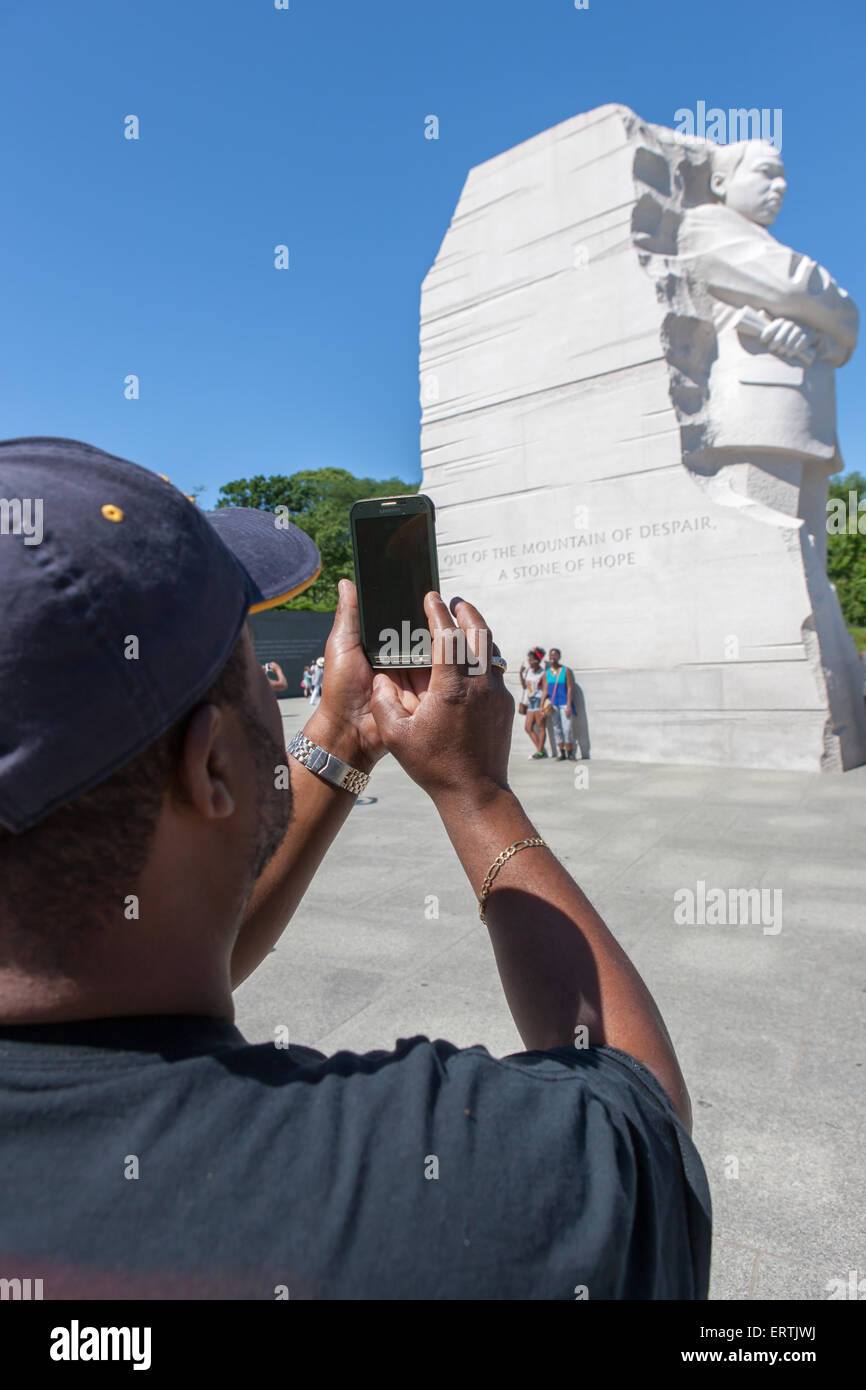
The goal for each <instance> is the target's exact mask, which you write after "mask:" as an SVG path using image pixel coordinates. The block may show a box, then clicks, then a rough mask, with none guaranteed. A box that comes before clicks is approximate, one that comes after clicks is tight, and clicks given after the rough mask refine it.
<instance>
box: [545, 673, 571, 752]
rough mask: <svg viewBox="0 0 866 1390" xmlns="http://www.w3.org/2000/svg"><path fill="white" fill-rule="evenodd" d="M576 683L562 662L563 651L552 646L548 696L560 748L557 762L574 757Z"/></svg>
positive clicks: (548, 675)
mask: <svg viewBox="0 0 866 1390" xmlns="http://www.w3.org/2000/svg"><path fill="white" fill-rule="evenodd" d="M573 694H574V685H573V681H572V675H571V671H570V670H569V668H568V667H567V666H563V664H562V653H561V652H560V650H559V648H558V647H551V649H550V657H549V660H548V663H547V698H548V700H549V701H550V703H551V705H552V706H553V711H552V713H553V732H554V737H555V738H556V746H557V748H558V749H559V752H558V754H557V762H560V763H564V762H565V761H566V760H567V759H568V758H573V757H574V734H573V733H572V728H571V701H572V696H573Z"/></svg>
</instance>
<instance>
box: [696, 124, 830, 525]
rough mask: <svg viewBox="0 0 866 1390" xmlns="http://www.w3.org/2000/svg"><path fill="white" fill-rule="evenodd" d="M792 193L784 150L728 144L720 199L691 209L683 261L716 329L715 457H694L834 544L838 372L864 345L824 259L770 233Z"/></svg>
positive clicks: (709, 443) (709, 452) (710, 448)
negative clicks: (830, 500) (829, 503)
mask: <svg viewBox="0 0 866 1390" xmlns="http://www.w3.org/2000/svg"><path fill="white" fill-rule="evenodd" d="M786 188H787V184H786V182H785V169H784V166H783V164H782V160H781V158H780V156H779V154H778V152H777V150H776V149H775V147H774V146H773V145H771V144H769V143H768V142H766V141H763V140H742V141H738V142H737V143H735V144H732V145H720V146H716V147H715V148H714V149H713V151H712V172H711V175H710V193H711V195H712V199H713V200H712V201H711V202H708V203H702V204H700V205H699V206H697V207H694V208H690V209H689V210H688V211H686V213H685V214H684V216H683V221H682V224H681V226H680V229H679V238H678V252H679V257H680V262H681V264H682V266H683V269H684V270H685V272H686V275H687V278H688V279H689V282H690V283H691V285H692V290H693V293H694V294H695V296H696V298H697V300H698V302H701V301H703V302H704V303H707V301H708V303H709V312H710V313H711V315H712V321H713V325H714V327H715V331H716V356H715V359H714V361H713V363H712V366H711V369H710V378H709V400H708V404H707V428H706V431H705V436H704V438H705V450H704V456H703V459H698V460H693V461H692V462H693V466H695V465H696V466H697V468H698V470H699V471H700V472H704V473H706V474H712V475H713V476H715V477H716V478H719V474H720V472H722V473H724V475H726V477H725V483H726V486H727V487H728V488H732V489H733V491H734V493H737V494H740V496H741V498H742V503H743V505H745V506H746V507H747V509H748V500H749V499H751V500H752V501H753V502H754V503H755V507H754V510H755V511H756V513H759V514H761V515H762V516H763V519H765V520H769V519H770V514H771V510H772V511H775V513H776V515H777V516H778V515H779V513H787V514H788V515H794V516H797V515H799V516H800V517H801V518H802V519H803V521H804V522H805V523H806V529H807V530H808V531H809V532H810V533H812V534H815V535H816V539H817V540H818V544H819V546H820V547H821V548H822V549H823V548H825V546H826V512H825V501H826V495H827V492H826V486H827V478H828V476H829V475H830V474H832V473H835V472H837V471H838V470H839V469H840V468H841V467H842V459H841V456H840V454H839V448H838V443H837V439H836V404H835V391H834V380H833V372H834V368H836V367H840V366H842V365H843V364H844V363H845V362H847V361H848V358H849V357H850V356H851V353H852V352H853V350H854V347H855V344H856V341H857V327H858V313H857V308H856V306H855V305H854V303H853V301H852V300H851V299H850V297H849V296H848V294H847V293H846V292H845V290H843V289H841V288H840V287H839V286H838V285H837V284H836V282H835V280H834V279H833V277H832V276H831V275H830V274H829V272H828V271H826V270H825V269H824V268H823V266H820V265H818V263H817V262H816V261H813V260H810V259H809V257H808V256H804V255H800V254H799V253H798V252H796V251H792V250H791V249H790V248H789V247H787V246H783V245H782V243H781V242H779V241H777V240H776V238H775V237H774V236H773V235H772V234H771V233H770V232H769V231H768V228H769V227H771V226H772V224H773V223H774V222H775V220H776V218H777V217H778V215H779V211H780V209H781V206H782V200H783V198H784V196H785V191H786ZM756 469H757V470H759V471H760V474H761V475H762V476H761V478H760V481H758V480H757V479H756V477H755V471H754V470H756ZM720 481H721V480H720ZM715 491H716V493H717V498H718V500H719V501H723V500H726V501H728V502H729V503H730V502H731V501H732V500H733V499H732V498H731V497H730V496H728V497H727V498H723V497H722V496H721V495H719V494H720V492H721V489H715ZM768 509H771V510H768ZM781 519H782V518H781V517H779V520H780V521H781Z"/></svg>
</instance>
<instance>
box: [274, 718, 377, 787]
mask: <svg viewBox="0 0 866 1390" xmlns="http://www.w3.org/2000/svg"><path fill="white" fill-rule="evenodd" d="M286 752H287V753H291V755H292V757H293V758H297V760H298V762H299V763H303V764H304V767H306V768H309V770H310V772H315V774H316V776H317V777H321V778H322V780H323V781H324V782H330V783H331V785H332V786H334V787H342V789H343V791H347V792H351V793H352V795H353V796H357V795H358V793H359V792H362V791H363V790H364V788H365V787H366V785H367V783H368V782H369V780H370V774H369V773H368V772H359V771H358V769H357V768H356V767H350V766H349V764H348V763H344V762H343V760H342V758H336V757H335V756H334V754H333V753H328V752H326V751H325V749H324V748H320V747H319V745H318V743H313V741H312V739H309V738H307V735H306V734H302V733H301V732H300V731H298V733H296V734H295V737H294V738H293V739H292V741H291V743H290V744H289V746H288V748H287V749H286Z"/></svg>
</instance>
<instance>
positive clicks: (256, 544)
mask: <svg viewBox="0 0 866 1390" xmlns="http://www.w3.org/2000/svg"><path fill="white" fill-rule="evenodd" d="M321 567H322V565H321V559H320V556H319V552H318V550H317V549H316V546H315V545H314V544H313V541H312V540H311V539H310V537H309V536H308V535H306V533H305V532H303V531H301V530H300V529H299V528H298V527H297V526H293V525H291V523H290V522H288V520H287V519H285V518H284V517H283V516H275V515H274V514H273V513H271V512H264V511H256V510H253V509H251V508H221V509H219V510H217V511H214V512H204V511H201V510H200V509H199V508H198V507H197V506H196V505H195V503H194V502H193V501H192V500H191V499H190V498H188V497H187V496H185V495H184V493H182V492H180V491H179V490H178V489H177V488H176V487H173V486H172V484H171V483H170V482H169V481H168V479H167V478H164V477H162V476H161V475H159V474H156V473H152V472H150V471H149V470H148V469H146V468H141V467H139V465H138V464H135V463H129V462H128V461H127V460H126V459H121V458H115V457H114V456H113V455H112V454H106V453H104V452H103V451H102V450H101V449H94V448H92V447H91V446H90V445H89V444H81V443H78V442H77V441H75V440H72V439H12V440H6V441H3V442H0V825H2V826H4V827H5V828H6V829H7V830H10V831H12V832H13V834H20V833H21V832H22V831H24V830H28V829H29V828H30V827H31V826H33V825H36V824H37V823H38V822H39V821H41V820H43V819H44V818H45V817H46V816H48V815H50V814H51V812H52V811H55V810H57V808H58V807H60V806H63V805H65V804H66V802H68V801H72V800H73V799H74V798H75V797H76V796H79V795H80V794H81V793H82V792H86V791H88V790H89V789H90V788H91V787H95V786H97V785H98V784H99V783H100V782H102V781H104V780H105V779H106V778H107V777H110V776H111V774H112V773H113V772H115V771H116V770H117V769H118V768H119V767H122V766H123V765H124V763H127V762H129V761H130V759H131V758H134V757H135V755H136V754H137V753H140V752H141V751H142V750H143V749H145V748H147V747H148V746H149V745H150V744H151V743H153V742H154V741H155V740H156V739H157V738H159V736H160V734H162V733H164V732H165V731H166V730H167V729H168V728H170V727H171V725H172V724H173V723H174V722H175V720H177V719H179V718H180V717H181V716H182V715H183V714H185V713H186V712H187V710H189V709H192V708H193V707H194V705H195V703H196V701H197V700H199V699H200V698H201V696H202V695H203V694H204V693H205V691H206V690H207V689H208V687H209V686H210V685H211V684H212V683H213V681H214V680H215V679H216V677H217V676H218V674H219V672H220V671H221V669H222V667H223V666H224V665H225V663H226V661H227V659H228V657H229V654H230V653H231V651H232V648H233V647H234V645H235V643H236V642H237V640H238V638H239V636H240V634H241V630H242V628H243V625H244V623H245V621H246V619H247V616H248V614H250V613H256V612H259V611H261V610H262V609H265V608H270V607H273V605H274V604H277V603H282V602H284V601H285V600H286V599H289V598H293V597H294V596H295V595H296V594H300V593H302V592H303V590H304V589H306V588H308V587H309V585H310V584H312V583H313V581H314V580H315V579H316V577H317V575H318V574H319V571H320V570H321Z"/></svg>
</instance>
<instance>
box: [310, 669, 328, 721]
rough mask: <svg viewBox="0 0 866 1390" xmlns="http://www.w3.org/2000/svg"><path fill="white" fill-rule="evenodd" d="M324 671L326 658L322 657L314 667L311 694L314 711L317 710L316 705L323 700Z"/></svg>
mask: <svg viewBox="0 0 866 1390" xmlns="http://www.w3.org/2000/svg"><path fill="white" fill-rule="evenodd" d="M324 671H325V658H324V657H323V656H320V657H319V658H318V659H317V661H316V664H315V666H314V667H313V686H312V690H311V692H310V704H311V705H312V706H313V709H315V708H316V705H317V704H318V703H319V701H320V700H321V698H322V680H323V678H324Z"/></svg>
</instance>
